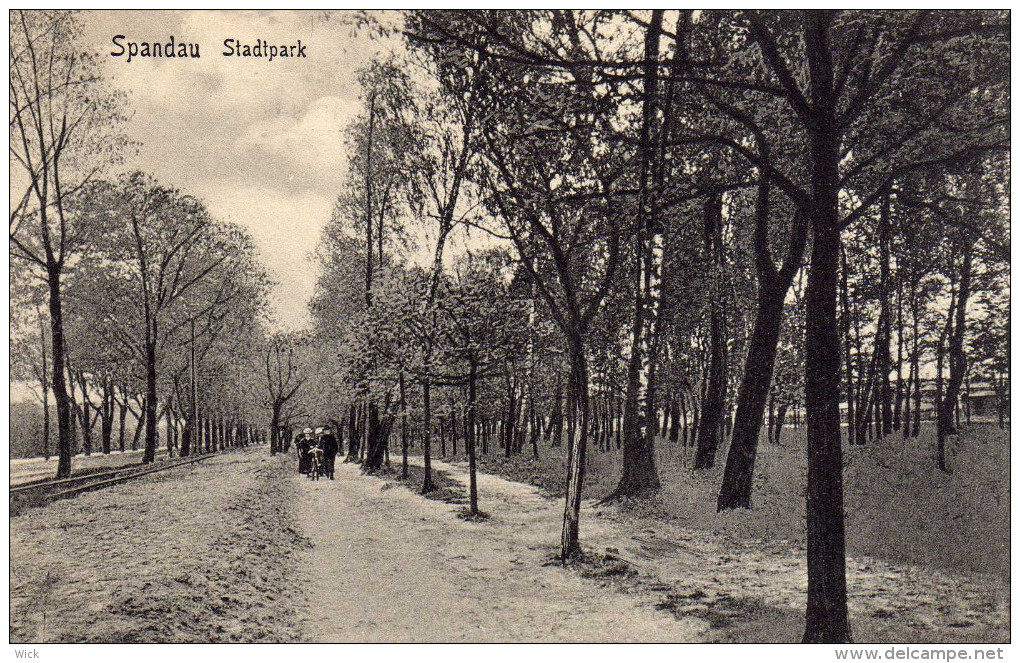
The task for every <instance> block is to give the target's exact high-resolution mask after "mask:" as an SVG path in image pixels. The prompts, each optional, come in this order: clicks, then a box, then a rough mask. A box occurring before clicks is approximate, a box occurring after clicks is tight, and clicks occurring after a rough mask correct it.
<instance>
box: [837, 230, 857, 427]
mask: <svg viewBox="0 0 1020 663" xmlns="http://www.w3.org/2000/svg"><path fill="white" fill-rule="evenodd" d="M839 257H840V266H841V267H842V269H840V300H841V302H842V304H843V317H842V323H843V324H842V332H843V365H844V366H845V368H846V437H847V443H848V444H851V445H852V444H856V443H857V438H856V434H857V413H856V412H855V411H854V362H853V356H852V355H851V354H850V348H851V343H850V328H851V323H850V287H849V278H850V264H849V263H848V262H847V259H846V249H845V248H843V247H842V246H841V247H840V250H839ZM857 348H858V350H860V346H857Z"/></svg>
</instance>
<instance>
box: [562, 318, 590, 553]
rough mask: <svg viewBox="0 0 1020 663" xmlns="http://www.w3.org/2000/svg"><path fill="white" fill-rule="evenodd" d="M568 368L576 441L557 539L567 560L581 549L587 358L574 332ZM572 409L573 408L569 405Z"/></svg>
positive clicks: (586, 424) (586, 440)
mask: <svg viewBox="0 0 1020 663" xmlns="http://www.w3.org/2000/svg"><path fill="white" fill-rule="evenodd" d="M569 345H570V351H569V352H570V368H571V391H572V392H573V396H574V398H575V400H576V405H577V408H576V409H577V410H578V415H579V416H578V435H577V440H576V441H574V443H573V444H571V449H570V451H571V453H570V456H569V459H568V461H567V499H566V504H565V505H564V511H563V534H562V537H561V541H560V559H562V560H563V561H564V562H567V561H569V560H570V559H572V558H573V557H575V556H577V555H579V554H580V552H581V544H580V540H579V532H580V522H581V490H582V488H583V485H584V469H585V464H584V463H585V452H586V450H587V446H588V414H589V412H588V408H589V402H588V360H587V357H586V356H585V348H584V338H583V337H582V336H580V334H578V333H577V332H574V333H573V334H571V338H570V339H569ZM571 409H572V410H573V409H574V407H573V406H571Z"/></svg>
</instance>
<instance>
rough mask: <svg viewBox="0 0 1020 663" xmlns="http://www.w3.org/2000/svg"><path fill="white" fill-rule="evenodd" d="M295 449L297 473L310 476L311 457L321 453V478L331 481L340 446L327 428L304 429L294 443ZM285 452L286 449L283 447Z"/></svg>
mask: <svg viewBox="0 0 1020 663" xmlns="http://www.w3.org/2000/svg"><path fill="white" fill-rule="evenodd" d="M294 446H295V447H296V449H297V457H298V472H299V473H301V474H311V472H312V455H313V454H314V453H316V452H321V454H322V456H321V462H322V468H321V469H320V473H321V474H322V475H323V476H327V477H329V478H330V479H331V480H332V479H333V470H334V468H335V467H336V455H337V453H339V451H340V444H339V442H338V441H337V439H336V436H335V435H333V432H332V431H331V430H330V429H329V428H316V429H315V430H312V429H311V428H306V429H304V430H303V431H302V432H301V433H300V434H298V436H297V438H296V439H295V441H294ZM284 449H285V450H286V447H284Z"/></svg>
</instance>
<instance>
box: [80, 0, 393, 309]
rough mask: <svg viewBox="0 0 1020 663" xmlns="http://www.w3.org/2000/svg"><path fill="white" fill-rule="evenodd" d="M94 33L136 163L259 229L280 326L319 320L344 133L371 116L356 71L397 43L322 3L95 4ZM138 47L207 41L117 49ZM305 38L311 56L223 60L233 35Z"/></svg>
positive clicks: (132, 164) (89, 32)
mask: <svg viewBox="0 0 1020 663" xmlns="http://www.w3.org/2000/svg"><path fill="white" fill-rule="evenodd" d="M84 19H85V31H84V38H85V40H86V42H87V44H88V45H89V46H91V47H93V48H94V50H96V51H97V52H98V53H100V54H102V56H103V57H102V61H103V65H104V67H105V73H106V74H107V75H108V77H109V78H110V80H111V82H112V83H113V84H114V85H115V86H116V87H117V88H119V89H121V90H123V91H125V92H126V93H127V94H128V106H129V110H128V114H129V115H130V120H129V121H128V123H127V126H126V130H127V133H128V135H129V136H130V137H131V138H132V139H133V140H134V141H137V142H138V144H139V145H138V147H137V152H136V153H132V154H129V155H128V158H127V160H126V162H125V164H124V166H123V169H124V170H142V171H146V172H149V173H151V174H152V175H154V176H155V177H156V179H158V180H159V181H161V182H162V183H164V184H169V185H173V186H175V187H178V188H180V189H182V190H184V191H186V192H187V193H190V194H192V195H195V196H197V197H199V198H201V199H202V200H204V201H205V203H206V205H207V206H208V208H209V210H210V212H211V213H212V214H213V216H214V217H216V218H218V219H222V220H225V221H231V222H235V223H238V224H240V225H242V226H244V227H245V228H247V229H248V231H249V232H250V233H251V235H252V237H253V238H254V240H255V243H256V245H257V246H258V249H259V252H260V256H261V258H262V261H263V263H264V264H265V265H266V267H267V269H268V271H269V273H270V277H271V278H272V279H273V280H274V281H275V282H276V283H277V286H276V287H275V288H274V290H273V294H272V298H271V304H272V309H273V313H274V317H275V320H276V322H277V324H279V325H280V326H281V327H285V328H299V327H302V326H304V325H306V324H307V323H308V312H307V311H308V309H307V303H308V300H309V298H310V297H311V295H312V291H313V289H314V284H315V280H316V268H315V265H314V263H313V262H312V261H311V259H310V254H311V253H312V251H313V250H314V248H315V245H316V243H317V241H318V238H319V234H320V232H321V230H322V228H323V226H324V225H325V224H326V222H327V221H328V220H329V217H330V214H331V210H332V207H333V201H334V200H335V199H336V196H337V194H339V193H340V191H341V189H342V187H343V181H344V177H345V164H346V161H347V158H346V154H345V150H344V139H343V129H344V127H345V126H346V125H347V124H349V123H350V122H351V120H352V119H353V118H354V117H355V116H356V115H357V113H358V111H359V99H358V95H359V89H358V86H357V82H356V72H357V70H358V69H359V68H360V67H362V66H363V65H365V64H366V63H367V62H368V61H369V60H370V59H371V57H372V56H373V55H374V54H376V53H379V52H382V51H384V50H389V49H399V48H400V41H399V39H398V38H396V37H390V38H385V39H374V38H372V37H371V36H369V35H368V34H366V33H365V32H364V31H363V32H360V33H356V32H355V30H354V29H353V28H352V25H351V21H350V20H349V19H350V16H349V15H347V14H345V13H343V12H335V13H330V14H327V13H324V12H321V11H306V12H288V11H273V12H269V11H252V12H245V11H97V12H85V13H84ZM115 35H124V38H123V39H121V40H119V41H120V42H121V43H123V44H124V45H125V46H127V44H128V42H132V41H133V42H138V43H141V42H150V43H152V42H160V43H164V44H165V43H166V42H168V41H169V40H170V37H171V36H173V38H174V41H175V42H177V43H180V42H182V41H183V42H187V43H191V44H195V43H197V44H198V45H199V53H200V56H201V57H199V58H198V59H184V58H141V57H134V58H132V59H131V61H130V62H128V61H127V57H126V55H125V56H120V57H114V56H112V55H111V53H112V52H114V51H118V52H119V51H120V50H121V49H120V48H118V47H116V46H115V45H114V43H113V41H112V40H113V37H114V36H115ZM225 39H234V40H237V41H240V42H244V43H247V44H252V45H254V44H255V43H256V41H257V40H258V39H263V40H265V41H267V42H269V43H273V44H276V43H281V44H296V42H297V40H298V39H300V40H301V43H302V45H305V53H306V54H307V57H306V58H294V59H278V58H277V59H274V60H273V61H272V62H269V61H268V59H266V58H260V59H257V58H239V57H224V56H223V55H222V53H223V51H224V50H225V49H224V40H225Z"/></svg>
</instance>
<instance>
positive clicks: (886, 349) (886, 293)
mask: <svg viewBox="0 0 1020 663" xmlns="http://www.w3.org/2000/svg"><path fill="white" fill-rule="evenodd" d="M889 207H890V196H889V190H888V188H887V189H886V192H885V195H884V196H883V197H882V204H881V209H880V210H879V215H878V234H879V242H878V244H879V306H880V309H881V310H880V313H879V316H878V320H879V333H878V335H877V337H876V339H875V342H876V348H875V350H876V352H877V353H878V360H877V362H876V363H877V369H878V395H877V396H878V397H877V400H876V403H875V410H876V413H877V414H879V415H880V417H879V418H881V421H882V426H881V434H882V435H889V434H890V433H892V430H893V403H892V386H891V384H890V382H889V374H890V373H892V357H891V352H890V345H891V344H892V303H891V301H890V291H891V290H892V278H891V277H890V275H889V259H890V245H891V244H892V229H891V227H890V222H889ZM879 339H881V340H880V341H879Z"/></svg>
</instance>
